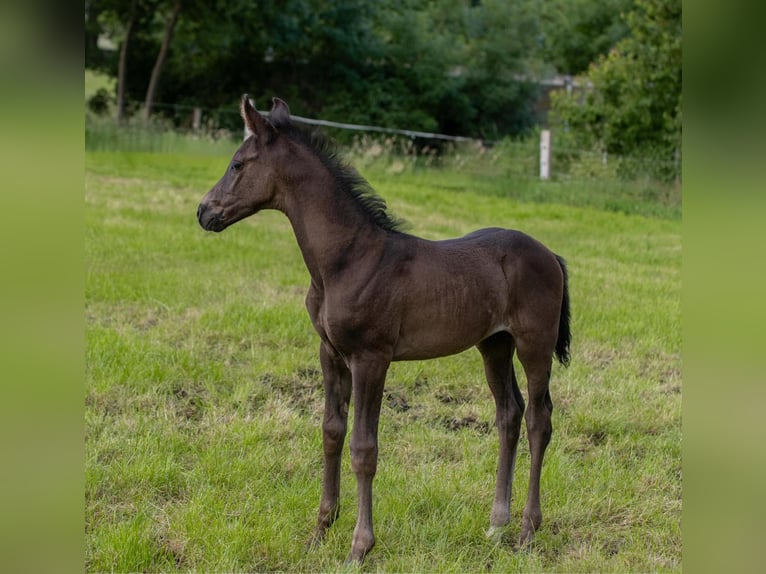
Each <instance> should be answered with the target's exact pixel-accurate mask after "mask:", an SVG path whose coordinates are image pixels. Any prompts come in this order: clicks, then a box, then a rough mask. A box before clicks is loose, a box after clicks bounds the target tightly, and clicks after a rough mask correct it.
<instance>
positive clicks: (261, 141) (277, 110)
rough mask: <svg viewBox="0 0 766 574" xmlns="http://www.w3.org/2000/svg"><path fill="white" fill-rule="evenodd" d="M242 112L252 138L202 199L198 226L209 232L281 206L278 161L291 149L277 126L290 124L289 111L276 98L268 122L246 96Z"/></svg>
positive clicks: (246, 141) (248, 138)
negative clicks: (264, 210)
mask: <svg viewBox="0 0 766 574" xmlns="http://www.w3.org/2000/svg"><path fill="white" fill-rule="evenodd" d="M240 113H241V114H242V119H243V120H244V121H245V128H246V129H247V132H248V134H249V135H248V136H247V137H246V138H245V141H244V142H242V145H240V146H239V149H238V150H237V151H236V153H235V154H234V157H232V159H231V163H230V164H229V167H228V168H227V169H226V173H225V174H224V175H223V177H222V178H221V179H220V180H219V181H218V183H216V184H215V186H213V189H211V190H210V191H209V192H207V194H206V195H205V197H203V198H202V202H201V203H200V205H199V208H198V209H197V219H198V220H199V224H200V225H201V226H202V227H203V228H204V229H206V230H208V231H223V230H224V229H226V228H227V227H228V226H229V225H231V224H232V223H236V222H237V221H239V220H240V219H244V218H245V217H247V216H249V215H252V214H254V213H255V212H257V211H260V210H261V209H268V208H275V207H278V198H277V197H276V191H277V179H278V176H279V174H278V165H280V162H279V159H280V157H281V158H284V157H285V156H284V154H285V153H286V152H287V151H288V150H287V149H286V142H285V141H284V138H280V137H279V133H278V132H277V129H276V128H275V127H274V126H275V125H279V124H280V123H284V122H287V121H289V118H290V109H289V108H288V107H287V104H286V103H285V102H283V101H282V100H280V99H279V98H274V104H273V107H272V109H271V113H270V115H269V119H266V118H265V117H263V116H262V115H261V114H259V113H258V111H257V110H256V109H255V108H254V107H253V106H252V104H251V103H250V100H249V98H248V97H247V94H245V95H244V96H242V103H241V105H240ZM280 140H282V141H280Z"/></svg>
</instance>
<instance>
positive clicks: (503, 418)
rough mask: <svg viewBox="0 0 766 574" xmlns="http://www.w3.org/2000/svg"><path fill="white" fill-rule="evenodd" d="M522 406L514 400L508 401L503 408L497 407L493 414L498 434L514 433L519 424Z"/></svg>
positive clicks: (517, 429)
mask: <svg viewBox="0 0 766 574" xmlns="http://www.w3.org/2000/svg"><path fill="white" fill-rule="evenodd" d="M521 418H522V407H519V405H518V404H516V403H515V402H511V403H509V404H508V405H507V406H506V407H504V408H498V409H497V413H496V415H495V424H496V425H497V432H499V433H500V434H508V435H512V434H516V433H518V432H519V426H520V425H521Z"/></svg>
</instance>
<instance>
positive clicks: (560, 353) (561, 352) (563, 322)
mask: <svg viewBox="0 0 766 574" xmlns="http://www.w3.org/2000/svg"><path fill="white" fill-rule="evenodd" d="M556 259H558V262H559V265H560V266H561V272H562V273H563V274H564V295H563V297H562V298H561V317H560V318H559V336H558V339H557V340H556V358H557V359H558V360H559V363H561V364H562V365H564V366H565V367H566V366H568V365H569V343H570V342H571V340H572V333H571V332H570V331H569V320H570V318H571V315H570V312H569V279H568V276H567V264H566V261H564V259H563V258H562V257H559V256H558V255H556Z"/></svg>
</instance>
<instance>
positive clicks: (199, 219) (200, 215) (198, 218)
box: [197, 203, 205, 221]
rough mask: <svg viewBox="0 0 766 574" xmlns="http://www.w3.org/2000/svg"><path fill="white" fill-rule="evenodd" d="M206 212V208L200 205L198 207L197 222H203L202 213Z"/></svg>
mask: <svg viewBox="0 0 766 574" xmlns="http://www.w3.org/2000/svg"><path fill="white" fill-rule="evenodd" d="M204 211H205V207H204V206H203V205H202V204H201V203H200V204H199V207H197V221H201V220H202V213H203V212H204Z"/></svg>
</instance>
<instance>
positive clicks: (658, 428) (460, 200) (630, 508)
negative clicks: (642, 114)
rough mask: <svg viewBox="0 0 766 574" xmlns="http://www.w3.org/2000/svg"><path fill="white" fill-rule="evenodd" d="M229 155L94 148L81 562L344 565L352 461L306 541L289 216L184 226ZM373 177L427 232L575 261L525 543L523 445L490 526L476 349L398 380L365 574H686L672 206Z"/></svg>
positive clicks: (315, 494) (308, 510) (309, 399)
mask: <svg viewBox="0 0 766 574" xmlns="http://www.w3.org/2000/svg"><path fill="white" fill-rule="evenodd" d="M226 163H227V158H226V157H224V156H220V157H219V156H209V155H192V154H175V155H174V154H159V153H155V154H141V153H113V152H89V153H87V154H86V176H85V203H86V208H85V218H86V237H85V249H86V304H85V313H86V328H87V331H86V345H87V356H86V368H87V372H86V408H85V416H86V441H85V447H86V492H85V500H86V504H85V509H86V569H87V571H90V572H101V571H115V572H128V571H130V572H134V571H147V572H188V571H199V572H244V571H288V572H317V571H336V570H339V569H341V568H342V562H343V560H344V558H345V556H346V554H347V553H348V550H349V547H350V541H351V534H352V530H353V526H354V519H355V515H356V512H355V509H356V502H355V492H356V487H355V482H354V478H353V474H352V472H351V470H350V461H349V456H348V451H346V454H345V456H344V462H343V481H342V487H341V488H342V495H341V496H342V503H341V515H340V518H339V519H338V521H337V522H336V524H335V525H334V526H333V528H332V529H331V531H330V533H329V535H328V538H327V540H326V542H325V543H324V544H323V545H322V546H321V547H319V548H317V549H315V550H312V551H306V550H305V548H304V543H305V541H306V540H307V538H308V536H309V534H310V532H311V529H312V527H313V525H314V522H315V519H316V510H317V505H318V501H319V493H320V487H321V460H322V456H321V452H322V449H321V430H320V420H321V416H322V408H323V402H322V401H323V398H322V391H321V382H320V378H319V364H318V358H317V350H318V338H317V336H316V334H315V333H314V332H313V329H312V327H311V324H310V322H309V319H308V317H307V315H306V312H305V309H304V305H303V298H304V295H305V290H306V287H307V285H308V274H307V272H306V270H305V269H304V266H303V261H302V259H301V255H300V253H299V251H298V248H297V245H296V243H295V241H294V238H293V236H292V232H291V229H290V226H289V224H288V222H287V220H286V219H285V218H284V216H282V215H281V214H279V213H276V212H264V213H261V214H258V215H256V216H254V217H252V218H250V219H248V220H245V221H243V222H241V223H239V224H238V225H236V226H234V227H232V228H231V229H228V230H227V231H225V232H224V233H222V234H219V235H212V234H206V233H204V232H203V231H202V230H201V229H200V228H199V226H198V225H197V222H196V219H195V211H196V206H197V203H198V202H199V200H200V198H201V197H202V195H203V194H204V193H205V192H206V191H207V190H208V189H209V187H210V186H212V184H213V183H214V182H215V181H216V180H217V179H218V178H219V177H220V175H221V174H222V172H223V170H224V168H225V166H226ZM363 171H364V174H365V175H366V176H367V177H369V179H370V181H371V183H372V184H373V186H374V187H375V188H376V189H377V190H378V192H379V193H380V194H381V195H382V196H383V197H385V198H386V199H387V201H388V203H389V206H390V208H391V209H392V210H393V211H394V212H395V213H396V214H397V215H399V216H401V217H402V218H404V219H406V220H407V221H408V222H409V223H410V228H411V231H412V232H413V233H416V234H418V235H422V236H425V237H428V238H432V239H438V238H445V237H450V236H457V235H461V234H464V233H466V232H469V231H471V230H473V229H476V228H478V227H484V226H491V225H499V226H505V227H511V228H517V229H522V230H524V231H526V232H528V233H530V234H531V235H533V236H535V237H537V238H538V239H540V240H542V241H543V242H545V243H546V244H547V245H548V246H550V247H551V248H552V249H553V250H554V251H556V252H557V253H559V254H561V255H562V256H564V257H565V258H566V259H567V260H568V262H569V269H570V289H571V299H572V310H573V326H572V330H573V347H572V351H573V353H572V354H573V356H572V364H571V366H570V367H569V368H568V369H563V368H561V367H560V366H559V365H558V364H556V366H555V367H554V370H553V377H552V386H551V395H552V398H553V402H554V414H553V426H554V433H553V440H552V442H551V445H550V447H549V449H548V451H547V455H546V460H545V465H544V469H543V477H542V504H543V514H544V521H543V525H542V528H541V529H540V531H539V532H538V534H537V537H536V539H535V543H534V545H533V547H532V548H531V549H529V550H527V551H524V552H517V551H514V549H513V547H512V544H511V543H510V541H512V540H514V539H515V537H516V536H517V535H518V530H519V526H520V520H521V509H522V507H523V504H524V499H525V497H526V485H527V478H528V477H527V474H528V468H529V455H528V449H527V444H526V436H525V433H524V432H523V433H522V440H521V445H520V449H519V458H518V463H517V468H516V480H515V484H514V493H513V494H514V498H513V502H512V513H513V522H512V524H511V525H509V527H507V532H506V537H505V541H504V542H501V543H495V542H493V541H491V540H488V539H487V538H485V536H484V532H485V531H486V529H487V527H488V523H489V512H490V508H491V504H492V497H493V493H494V478H495V476H494V475H495V466H496V463H497V450H498V447H497V438H496V433H495V431H494V426H493V422H494V408H493V401H492V398H491V395H490V392H489V389H488V388H487V385H486V383H485V381H484V379H483V371H482V366H481V360H480V357H479V354H478V352H476V351H473V350H472V351H468V352H466V353H463V354H461V355H458V356H455V357H450V358H445V359H440V360H435V361H429V362H411V363H396V364H394V365H393V366H392V368H391V370H390V372H389V377H388V383H387V388H386V394H385V399H384V405H383V413H382V416H381V429H380V463H379V466H378V474H377V477H376V479H375V486H374V509H375V527H376V536H377V545H376V546H375V548H374V549H373V551H372V553H371V554H370V556H369V557H368V560H367V561H366V562H365V564H364V566H363V570H364V571H388V572H401V571H407V572H411V571H416V572H477V571H490V572H538V571H540V572H541V571H545V572H550V571H555V572H647V571H674V572H677V571H680V569H681V524H680V523H681V358H680V348H681V325H680V289H681V273H680V270H681V235H680V206H676V207H670V208H667V207H663V206H662V205H660V206H659V207H658V201H657V198H656V197H650V196H648V195H645V196H642V195H641V194H640V193H639V194H633V195H631V194H629V193H620V190H617V191H616V192H615V193H614V195H613V196H609V195H608V189H606V187H605V186H601V187H600V188H599V187H598V186H594V189H593V190H591V189H589V187H588V186H586V185H579V186H577V185H574V184H571V185H567V184H566V183H555V182H554V183H549V184H547V185H546V184H539V183H537V184H533V183H530V182H525V183H524V184H523V186H522V187H520V188H518V187H515V186H514V182H513V180H511V179H508V178H503V177H494V178H489V177H484V178H480V177H478V176H476V175H472V174H470V173H467V172H460V173H458V172H453V171H445V170H442V171H440V170H435V169H429V170H404V171H403V172H402V173H398V174H393V173H390V172H391V170H390V169H386V168H383V167H381V168H376V167H375V166H374V165H371V166H370V167H369V168H365V169H364V170H363ZM594 198H595V199H594ZM615 206H617V207H615ZM642 214H643V215H642ZM647 215H649V216H647ZM522 388H524V383H523V380H522Z"/></svg>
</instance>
